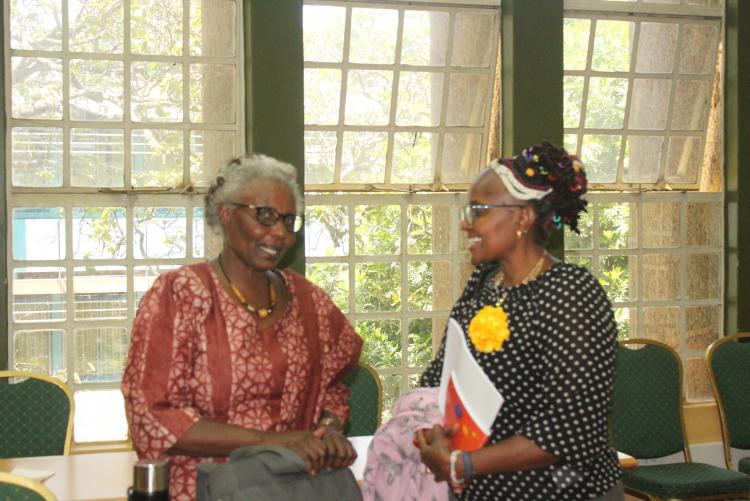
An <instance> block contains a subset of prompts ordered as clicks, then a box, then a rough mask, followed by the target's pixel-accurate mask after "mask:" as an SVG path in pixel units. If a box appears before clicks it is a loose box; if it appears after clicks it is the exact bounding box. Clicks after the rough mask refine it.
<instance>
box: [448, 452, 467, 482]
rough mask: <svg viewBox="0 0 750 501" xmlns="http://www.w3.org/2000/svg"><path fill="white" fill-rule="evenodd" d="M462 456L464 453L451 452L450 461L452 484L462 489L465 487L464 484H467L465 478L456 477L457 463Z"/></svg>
mask: <svg viewBox="0 0 750 501" xmlns="http://www.w3.org/2000/svg"><path fill="white" fill-rule="evenodd" d="M461 454H463V452H462V451H460V450H458V449H456V450H454V451H452V452H451V459H450V478H451V483H452V484H453V485H456V486H459V487H461V486H462V485H464V483H466V479H465V478H462V479H459V478H458V476H457V475H456V462H457V461H458V456H460V455H461Z"/></svg>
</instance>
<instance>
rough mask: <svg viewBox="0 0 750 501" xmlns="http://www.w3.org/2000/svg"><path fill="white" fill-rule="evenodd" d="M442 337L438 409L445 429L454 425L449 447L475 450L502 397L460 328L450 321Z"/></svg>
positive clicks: (491, 421)
mask: <svg viewBox="0 0 750 501" xmlns="http://www.w3.org/2000/svg"><path fill="white" fill-rule="evenodd" d="M445 335H446V339H445V357H444V359H443V372H442V375H441V378H440V391H439V392H438V407H439V408H440V409H443V418H444V420H443V426H444V427H445V428H450V427H452V426H453V425H454V424H456V423H458V431H457V432H456V434H455V435H454V436H453V438H452V439H451V447H452V448H453V449H460V450H462V451H475V450H477V449H479V448H480V447H482V445H484V443H485V442H486V441H487V439H488V438H489V436H490V433H491V431H492V423H494V421H495V417H496V416H497V413H498V412H499V411H500V407H501V406H502V405H503V397H502V395H500V392H499V391H497V388H495V385H493V384H492V382H491V381H490V379H489V378H488V377H487V375H486V374H485V373H484V371H483V370H482V368H481V367H480V366H479V364H478V363H477V361H476V360H475V359H474V357H473V356H472V354H471V351H470V350H469V347H468V345H467V344H466V336H464V333H463V330H462V329H461V326H460V325H458V323H457V322H456V321H455V320H454V319H452V318H451V319H449V320H448V328H447V330H446V334H445Z"/></svg>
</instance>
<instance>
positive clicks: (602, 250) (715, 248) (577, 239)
mask: <svg viewBox="0 0 750 501" xmlns="http://www.w3.org/2000/svg"><path fill="white" fill-rule="evenodd" d="M588 200H589V202H590V205H589V209H588V214H587V215H586V217H585V218H583V220H582V221H581V222H582V224H581V234H580V235H576V234H575V233H572V232H570V231H567V230H566V234H565V258H566V260H567V261H568V262H572V263H576V264H580V265H582V266H585V267H587V268H588V269H589V270H590V271H591V272H592V273H594V275H595V276H597V277H598V278H599V281H600V282H601V284H602V286H603V287H604V290H605V291H606V292H607V295H608V296H609V298H610V300H611V301H612V303H613V305H614V307H615V318H616V320H617V322H618V326H619V336H620V338H621V339H625V338H640V337H643V338H649V339H655V340H657V341H661V342H663V343H666V344H668V345H669V346H671V347H672V348H674V349H676V350H677V351H678V352H679V353H680V355H681V356H682V359H683V363H684V364H685V368H686V370H685V374H686V378H687V379H686V383H687V386H686V388H687V391H688V397H689V398H690V399H693V400H705V399H707V398H711V389H710V386H708V380H707V379H705V378H704V376H705V374H704V373H703V372H702V364H698V363H697V362H695V361H700V360H702V357H703V355H704V354H705V351H706V348H708V346H709V345H710V344H711V343H712V342H713V341H716V340H717V339H718V338H719V336H720V335H721V332H722V325H723V309H722V300H723V283H724V277H723V275H724V267H723V262H724V237H723V229H724V222H723V207H724V202H723V194H721V193H664V192H651V193H590V194H589V195H588ZM690 364H693V365H695V367H697V369H689V368H688V366H689V365H690Z"/></svg>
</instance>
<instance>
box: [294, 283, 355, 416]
mask: <svg viewBox="0 0 750 501" xmlns="http://www.w3.org/2000/svg"><path fill="white" fill-rule="evenodd" d="M308 284H309V285H310V286H311V287H312V291H310V292H311V293H312V296H313V302H312V304H314V305H315V306H316V308H317V316H318V326H319V333H318V335H319V337H320V342H321V345H322V346H321V366H322V377H321V392H322V397H321V405H320V410H321V411H322V410H327V411H329V412H331V413H333V414H335V415H336V416H337V417H338V418H339V420H341V422H342V423H345V422H346V421H347V419H348V418H349V403H348V400H349V387H348V386H347V385H346V384H344V382H343V381H342V379H343V377H344V376H345V375H346V374H348V373H349V372H351V371H352V370H353V369H354V367H355V366H356V365H357V362H358V361H359V355H360V353H361V352H362V343H363V342H362V338H361V337H359V336H358V335H357V334H356V333H355V332H354V328H352V326H351V324H350V323H349V321H348V320H347V319H346V317H345V316H344V314H343V313H342V312H341V310H339V309H338V307H337V306H336V305H335V304H334V303H333V300H332V299H331V297H330V296H329V295H328V294H326V293H325V291H323V289H321V288H320V287H317V286H314V285H312V284H310V283H309V282H308ZM307 292H308V291H304V292H303V293H307ZM301 313H302V314H308V315H311V314H315V313H314V312H301Z"/></svg>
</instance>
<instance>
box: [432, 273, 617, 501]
mask: <svg viewBox="0 0 750 501" xmlns="http://www.w3.org/2000/svg"><path fill="white" fill-rule="evenodd" d="M492 268H493V265H488V264H484V265H480V266H478V267H477V269H476V270H474V273H473V274H472V276H471V278H470V279H469V282H468V284H467V286H466V288H465V290H464V292H463V294H462V296H461V298H460V299H459V300H458V302H457V303H456V305H455V306H454V307H453V310H452V311H451V317H453V318H455V319H456V320H457V321H458V322H459V323H460V324H461V326H462V327H463V329H464V332H467V331H468V325H469V322H470V321H471V318H472V317H473V316H474V314H475V313H476V312H477V310H478V309H479V308H481V307H482V306H484V305H488V304H494V303H495V302H496V301H497V298H498V294H499V291H498V290H497V289H496V288H495V287H494V286H493V285H492V280H488V279H482V277H486V276H488V273H489V274H490V275H491V274H494V273H492ZM505 292H506V297H505V300H504V302H503V308H504V309H505V310H506V312H507V314H508V323H509V325H510V332H511V335H510V339H509V340H508V341H507V342H506V343H505V345H504V346H503V348H502V350H501V351H499V352H495V353H488V354H485V353H480V352H477V351H476V350H474V349H473V346H472V345H471V341H469V346H470V347H471V349H472V353H473V355H474V357H475V358H476V360H477V361H478V362H479V364H480V365H481V366H482V368H483V369H484V371H485V373H486V374H487V375H488V376H489V377H490V379H491V380H492V381H493V383H494V384H495V386H496V387H497V388H498V389H499V390H500V392H501V393H502V395H503V397H504V398H505V403H504V405H503V407H502V409H501V410H500V413H499V414H498V416H497V419H495V423H494V425H493V429H492V436H491V438H490V442H489V443H497V442H499V441H501V440H503V439H505V438H508V437H511V436H514V435H523V436H525V437H527V438H529V439H531V440H532V441H534V443H536V444H537V445H538V446H539V447H541V448H542V449H544V450H546V451H547V452H549V453H551V454H554V455H555V456H557V457H558V458H560V461H558V462H557V463H556V464H554V465H551V466H549V467H545V468H539V469H535V470H528V471H516V472H506V473H498V474H493V475H486V476H478V477H476V478H475V479H474V480H473V481H472V482H471V484H470V485H469V486H468V488H467V489H465V490H464V491H463V492H462V494H461V499H462V500H486V499H518V500H545V501H546V500H550V499H556V500H558V499H559V500H579V499H591V498H594V497H597V496H601V495H602V494H603V493H605V492H606V491H608V490H609V489H610V488H612V487H613V486H614V484H615V482H616V481H617V479H618V478H619V477H620V469H619V464H618V462H617V454H616V452H615V451H614V449H613V448H612V447H611V446H610V445H609V442H608V433H607V408H608V406H609V399H610V392H611V387H612V377H613V373H614V356H615V349H616V346H617V329H616V325H615V322H614V317H613V313H612V306H611V304H610V302H609V300H608V299H607V296H606V294H605V292H604V290H603V289H602V287H601V286H600V285H599V283H598V282H597V281H596V279H595V278H594V277H593V276H592V275H591V274H590V273H589V272H588V271H587V270H585V269H584V268H581V267H579V266H575V265H571V264H566V263H557V264H555V265H554V266H553V267H552V268H551V269H550V270H548V271H547V272H546V273H544V274H542V275H540V276H539V277H538V278H537V279H536V280H533V281H532V282H529V283H528V284H525V285H518V286H514V287H510V288H508V289H507V290H506V291H505ZM443 350H444V344H443V345H442V346H441V348H440V352H439V353H438V356H437V357H436V358H435V360H434V361H433V362H432V364H431V365H430V367H428V368H427V370H426V371H425V373H424V374H423V376H422V385H423V386H438V385H439V384H440V373H441V371H442V359H443Z"/></svg>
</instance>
